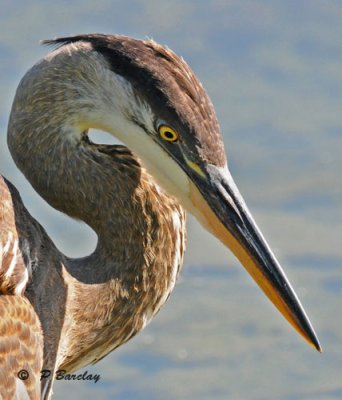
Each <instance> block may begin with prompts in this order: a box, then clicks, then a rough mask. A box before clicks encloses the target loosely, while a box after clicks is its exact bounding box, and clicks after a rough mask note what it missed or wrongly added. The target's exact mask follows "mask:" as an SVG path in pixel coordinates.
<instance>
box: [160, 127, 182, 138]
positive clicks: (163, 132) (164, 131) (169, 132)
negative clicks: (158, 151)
mask: <svg viewBox="0 0 342 400" xmlns="http://www.w3.org/2000/svg"><path fill="white" fill-rule="evenodd" d="M158 131H159V135H160V137H161V138H162V139H164V140H166V141H168V142H177V140H178V133H177V132H176V131H175V130H174V129H172V128H170V127H169V126H167V125H160V127H159V128H158Z"/></svg>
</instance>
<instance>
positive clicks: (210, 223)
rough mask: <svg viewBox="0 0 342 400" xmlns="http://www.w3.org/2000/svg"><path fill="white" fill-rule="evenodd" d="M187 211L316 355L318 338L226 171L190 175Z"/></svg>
mask: <svg viewBox="0 0 342 400" xmlns="http://www.w3.org/2000/svg"><path fill="white" fill-rule="evenodd" d="M190 188H191V193H190V196H191V201H192V203H193V205H194V209H193V210H191V211H193V213H194V214H195V216H196V217H197V218H198V219H199V220H200V222H201V223H202V224H203V225H204V226H205V227H206V228H207V229H208V230H209V231H211V232H212V233H213V234H214V235H215V236H216V237H217V238H219V239H220V240H221V241H222V242H223V243H224V244H225V245H226V246H228V247H229V248H230V249H231V250H232V251H233V253H234V254H235V256H236V257H237V258H238V259H239V260H240V262H241V264H242V265H243V266H244V267H245V269H246V270H247V271H248V273H249V274H250V275H251V276H252V278H253V279H254V280H255V282H256V283H257V284H258V285H259V287H260V288H261V289H262V290H263V292H264V293H265V294H266V296H267V297H268V298H269V299H270V300H271V302H272V303H273V304H274V305H275V306H276V307H277V309H278V310H279V311H280V312H281V314H282V315H283V316H284V317H285V318H286V319H287V320H288V322H289V323H290V324H291V325H292V326H293V327H294V328H295V329H296V330H297V331H298V332H299V333H300V334H301V335H302V336H303V337H304V338H305V339H306V340H307V341H308V342H309V343H310V344H311V345H312V346H314V347H315V348H316V349H317V350H318V351H320V352H321V351H322V350H321V346H320V344H319V341H318V338H317V336H316V334H315V332H314V330H313V327H312V326H311V323H310V321H309V319H308V317H307V315H306V313H305V311H304V309H303V307H302V305H301V303H300V301H299V299H298V297H297V295H296V293H295V292H294V290H293V288H292V286H291V284H290V282H289V281H288V279H287V278H286V276H285V273H284V271H283V270H282V268H281V266H280V265H279V263H278V261H277V260H276V258H275V256H274V254H273V253H272V251H271V249H270V248H269V246H268V244H267V243H266V240H265V239H264V237H263V236H262V234H261V232H260V231H259V229H258V227H257V225H256V223H255V222H254V220H253V217H252V216H251V214H250V212H249V211H248V209H247V206H246V204H245V202H244V200H243V198H242V196H241V194H240V193H239V190H238V188H237V187H236V185H235V183H234V181H233V179H232V177H231V175H230V173H229V171H228V169H219V168H217V167H215V166H212V165H211V166H208V167H207V177H205V178H204V177H203V176H201V177H200V176H197V177H195V176H194V175H193V180H192V181H191V184H190Z"/></svg>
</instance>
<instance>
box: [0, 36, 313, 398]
mask: <svg viewBox="0 0 342 400" xmlns="http://www.w3.org/2000/svg"><path fill="white" fill-rule="evenodd" d="M47 43H49V44H55V45H57V46H58V48H57V49H56V50H55V51H53V52H52V53H50V54H49V55H47V56H46V57H45V58H43V59H42V60H41V61H39V62H38V63H37V64H36V65H35V66H34V67H33V68H31V69H30V70H29V71H28V72H27V74H26V75H25V77H24V78H23V79H22V81H21V83H20V85H19V87H18V89H17V93H16V96H15V100H14V103H13V107H12V111H11V116H10V121H9V127H8V145H9V149H10V151H11V154H12V156H13V158H14V161H15V162H16V164H17V166H18V167H19V168H20V169H21V171H22V172H23V173H24V175H25V176H26V177H27V179H28V180H29V181H30V182H31V184H32V186H33V187H34V189H35V190H36V191H37V192H38V193H39V194H40V195H41V196H42V197H43V198H44V199H45V200H46V201H47V202H48V203H49V204H51V205H52V206H53V207H54V208H56V209H58V210H60V211H62V212H64V213H66V214H67V215H69V216H71V217H72V218H76V219H79V220H83V221H84V222H85V223H87V224H88V225H89V226H90V227H91V228H92V229H93V230H94V231H95V232H96V233H97V236H98V244H97V247H96V249H95V251H94V252H93V253H92V254H91V255H90V256H88V257H83V258H80V259H71V258H68V257H66V256H65V255H63V254H62V253H60V252H59V251H58V250H57V249H56V247H55V246H54V244H53V243H52V241H51V240H50V238H49V237H48V235H47V234H46V232H45V231H44V229H43V228H42V227H41V226H40V224H39V223H38V222H37V221H35V220H34V219H33V218H32V217H31V216H30V214H29V213H28V212H27V210H26V209H25V207H24V206H23V204H22V202H21V199H20V196H19V194H18V192H17V191H16V189H15V188H14V187H13V186H12V185H11V184H10V183H9V182H8V181H6V180H5V179H4V178H2V180H0V199H1V203H0V204H1V207H0V244H1V247H0V249H1V251H0V257H1V258H0V273H1V274H0V287H1V296H0V303H1V304H0V316H1V319H0V352H2V354H3V355H4V357H3V358H2V360H1V363H2V364H1V371H0V395H1V396H2V398H4V399H9V398H14V397H15V394H17V395H18V393H21V394H22V395H23V396H26V397H25V398H30V399H39V398H43V399H48V398H49V397H50V395H51V387H52V383H53V376H54V372H55V371H56V370H58V369H64V370H66V371H75V370H77V369H79V368H81V367H83V366H85V365H87V364H89V363H93V362H96V361H98V360H100V359H101V358H102V357H104V356H106V355H107V354H108V353H109V352H111V351H112V350H113V349H115V348H116V347H118V346H119V345H121V344H122V343H124V342H126V341H127V340H129V339H130V338H132V337H133V336H134V335H135V334H136V333H137V332H138V331H140V330H141V329H143V328H144V326H145V325H146V324H147V323H148V322H149V321H150V320H151V318H152V317H153V316H154V315H155V314H156V312H157V311H158V310H159V309H160V307H161V306H162V305H163V304H164V302H165V301H166V300H167V298H168V296H169V295H170V293H171V291H172V289H173V287H174V285H175V281H176V278H177V276H178V273H179V270H180V267H181V264H182V261H183V252H184V247H185V244H184V241H185V212H184V210H183V206H184V207H185V209H187V210H188V211H189V212H191V213H192V214H193V215H194V216H195V217H196V218H197V219H198V220H199V221H200V222H201V223H202V225H203V226H204V227H205V228H206V229H208V230H209V231H210V232H211V233H213V234H214V235H215V236H216V237H218V238H219V239H220V240H221V241H222V242H223V243H224V244H225V245H226V246H228V247H229V248H230V249H231V250H232V251H233V253H234V254H235V255H236V256H237V258H238V259H239V260H240V261H241V263H242V264H243V266H244V267H245V268H246V269H247V271H248V272H249V273H250V275H251V276H252V277H253V279H254V280H255V281H256V282H257V284H258V285H259V286H260V287H261V289H262V290H263V291H264V292H265V294H266V295H267V296H268V297H269V299H270V300H271V301H272V302H273V303H274V305H275V306H276V307H277V308H278V310H279V311H280V312H281V313H282V314H283V315H284V317H285V318H286V319H287V320H288V321H289V322H290V323H291V325H292V326H293V327H294V328H295V329H296V330H297V331H298V332H299V333H300V334H301V335H302V336H303V337H304V338H305V339H306V340H307V341H308V342H309V343H311V344H312V345H313V346H314V347H316V349H318V350H320V345H319V342H318V339H317V338H316V335H315V333H314V331H313V329H312V327H311V324H310V322H309V320H308V318H307V316H306V315H305V312H304V310H303V308H302V306H301V304H300V302H299V300H298V298H297V296H296V294H295V292H294V291H293V289H292V287H291V285H290V283H289V282H288V280H287V279H286V277H285V275H284V273H283V271H282V269H281V267H280V266H279V264H278V262H277V260H276V259H275V257H274V255H273V253H272V252H271V250H270V248H269V247H268V245H267V243H266V242H265V239H264V238H263V236H262V234H261V233H260V231H259V229H258V228H257V226H256V224H255V222H254V220H253V219H252V217H251V215H250V213H249V211H248V209H247V207H246V205H245V202H244V201H243V199H242V197H241V195H240V193H239V191H238V189H237V187H236V185H235V183H234V181H233V179H232V177H231V175H230V173H229V171H228V168H227V161H226V156H225V151H224V147H223V141H222V137H221V133H220V129H219V125H218V122H217V119H216V116H215V112H214V109H213V106H212V104H211V102H210V100H209V98H208V96H207V95H206V93H205V91H204V89H203V87H202V85H201V84H200V82H199V81H198V79H197V78H196V76H195V75H194V73H193V72H192V71H191V70H190V68H189V67H188V66H187V64H186V63H185V62H184V61H183V60H182V59H181V58H179V57H177V56H176V55H175V54H174V53H173V52H172V51H170V50H169V49H167V48H165V47H162V46H160V45H158V44H157V43H155V42H153V41H149V40H147V41H140V40H135V39H132V38H128V37H124V36H106V35H82V36H74V37H70V38H60V39H57V40H53V41H48V42H47ZM90 128H97V129H101V130H104V131H106V132H109V133H110V134H112V135H114V136H116V137H117V138H119V139H120V140H121V141H122V142H123V143H125V144H127V146H128V147H129V148H130V149H132V152H131V150H129V149H128V148H126V147H124V146H119V145H117V146H107V145H97V144H94V143H92V142H91V141H90V140H89V138H88V136H87V132H88V129H90ZM140 160H141V161H140ZM145 167H146V169H145ZM42 369H44V370H50V371H51V376H50V378H49V379H45V380H43V381H42V386H41V388H40V371H41V370H42ZM21 370H26V371H27V372H28V374H27V375H28V378H27V379H26V380H20V379H19V378H18V371H21ZM21 378H22V377H21Z"/></svg>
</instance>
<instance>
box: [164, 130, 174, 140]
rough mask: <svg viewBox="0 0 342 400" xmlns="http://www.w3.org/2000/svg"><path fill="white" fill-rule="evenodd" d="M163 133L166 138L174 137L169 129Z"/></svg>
mask: <svg viewBox="0 0 342 400" xmlns="http://www.w3.org/2000/svg"><path fill="white" fill-rule="evenodd" d="M164 135H165V137H166V138H168V139H174V138H175V135H174V134H173V133H172V132H171V131H165V132H164Z"/></svg>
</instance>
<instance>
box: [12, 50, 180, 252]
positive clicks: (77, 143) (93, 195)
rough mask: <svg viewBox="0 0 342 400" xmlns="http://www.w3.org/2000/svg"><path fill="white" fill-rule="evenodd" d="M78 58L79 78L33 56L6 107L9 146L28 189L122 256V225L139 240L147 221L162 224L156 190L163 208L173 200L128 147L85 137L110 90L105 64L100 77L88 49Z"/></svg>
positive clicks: (101, 245) (69, 68)
mask: <svg viewBox="0 0 342 400" xmlns="http://www.w3.org/2000/svg"><path fill="white" fill-rule="evenodd" d="M61 57H62V60H61V59H59V61H58V63H59V64H60V63H61V62H63V59H64V58H65V59H67V61H68V62H69V59H68V54H67V55H64V54H62V56H61ZM63 57H64V58H63ZM77 57H85V56H84V54H83V53H82V54H80V55H79V56H78V55H77V54H76V56H75V55H74V58H73V63H74V64H75V63H79V64H80V65H81V67H80V66H79V70H78V74H77V80H76V78H75V68H73V66H74V67H75V65H69V64H68V65H66V66H65V65H63V67H64V68H63V69H61V75H58V74H56V70H55V68H56V65H53V63H54V62H55V63H56V61H54V59H52V60H49V59H45V60H43V61H42V62H40V63H38V64H37V65H36V66H35V67H33V68H32V70H30V71H29V72H28V73H27V75H26V76H25V77H24V78H23V80H22V82H21V83H20V85H19V87H18V90H17V93H16V97H15V100H14V103H13V106H12V112H11V117H10V121H9V127H8V145H9V148H10V151H11V154H12V157H13V159H14V161H15V162H16V164H17V166H18V167H19V168H20V170H21V171H22V172H23V173H24V175H25V176H26V178H27V179H28V180H29V181H30V183H31V184H32V186H33V187H34V189H35V190H36V191H37V192H38V193H39V194H40V195H41V196H42V197H43V198H44V199H45V200H46V201H47V202H48V203H49V204H51V205H52V206H53V207H54V208H56V209H58V210H59V211H62V212H63V213H66V214H67V215H69V216H70V217H72V218H76V219H80V220H82V221H84V222H86V223H87V224H88V225H89V226H90V227H91V228H93V229H94V231H95V232H96V233H97V235H98V238H99V243H98V249H97V251H96V252H97V253H99V254H100V253H101V254H103V253H106V255H107V256H110V257H114V256H115V258H116V259H118V258H121V257H126V256H125V254H124V253H125V246H120V245H118V244H120V243H121V242H122V241H123V240H125V241H127V237H126V238H123V235H122V232H127V234H128V235H129V236H130V239H131V240H132V241H136V242H142V235H141V233H142V232H146V230H147V229H148V227H147V226H146V224H148V223H149V222H148V221H151V220H152V221H157V223H158V224H162V223H163V221H162V219H163V218H164V217H165V218H166V216H165V215H164V214H160V212H159V209H157V208H156V207H157V206H158V205H157V204H156V202H155V197H156V196H159V197H161V198H162V199H161V202H162V203H164V204H165V207H167V206H170V207H171V208H172V207H173V206H174V205H175V204H177V202H176V201H175V200H173V198H170V197H168V196H166V195H165V194H163V192H162V191H161V190H160V188H159V186H157V185H156V183H155V182H154V181H153V179H152V178H151V177H150V176H149V175H148V174H147V172H146V171H145V170H144V169H143V168H142V167H141V165H140V163H139V161H138V160H137V158H136V157H135V156H133V154H132V153H131V152H130V151H129V150H128V149H127V148H125V147H123V146H98V145H95V144H92V143H90V142H89V139H88V138H87V136H86V131H85V129H87V128H88V127H95V126H99V125H101V124H100V122H99V121H100V120H101V118H102V117H103V114H104V113H107V114H110V112H109V111H108V104H107V103H108V102H109V100H108V101H107V100H104V99H106V98H108V96H109V93H108V90H114V89H113V87H111V88H109V85H108V82H107V81H106V76H105V75H106V73H105V72H104V71H102V72H101V74H102V76H101V79H100V78H99V77H97V81H91V80H90V78H91V76H90V72H89V70H92V69H93V68H94V65H95V64H96V63H97V64H96V68H97V70H101V64H100V63H99V61H98V60H96V59H92V58H94V56H92V55H91V54H90V55H89V54H88V55H87V59H86V60H77ZM69 58H70V57H69ZM82 61H83V63H82ZM85 61H86V63H85ZM91 62H93V65H91ZM59 66H60V65H59ZM102 69H103V66H102ZM99 73H100V72H99ZM99 85H101V87H99ZM113 85H115V82H114V83H113V82H112V86H113ZM121 93H122V91H121ZM112 98H113V99H114V100H113V102H114V103H112V104H111V106H112V107H111V108H112V113H113V114H115V113H117V114H118V121H119V122H118V123H120V121H121V123H122V121H123V117H122V112H119V111H118V107H117V105H116V104H115V96H114V94H113V93H112ZM120 101H121V103H120V105H122V104H123V103H125V102H124V101H122V99H120ZM106 107H107V108H106ZM119 116H121V120H120V118H119ZM111 118H112V119H113V116H112V115H111ZM103 120H104V119H103V118H102V121H103ZM105 128H106V126H105ZM117 129H118V127H117ZM167 218H170V215H167ZM151 229H152V228H151ZM119 251H121V252H123V254H117V253H118V252H119ZM114 252H115V254H114Z"/></svg>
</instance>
